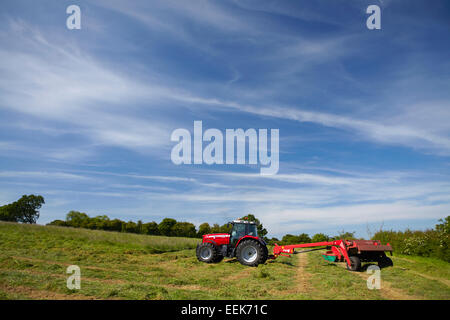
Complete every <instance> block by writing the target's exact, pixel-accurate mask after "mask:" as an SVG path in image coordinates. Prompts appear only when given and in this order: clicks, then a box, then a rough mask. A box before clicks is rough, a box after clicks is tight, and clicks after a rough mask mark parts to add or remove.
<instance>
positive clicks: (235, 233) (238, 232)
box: [230, 223, 245, 244]
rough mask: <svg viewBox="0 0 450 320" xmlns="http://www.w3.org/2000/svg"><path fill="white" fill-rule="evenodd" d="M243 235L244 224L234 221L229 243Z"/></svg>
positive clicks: (234, 241)
mask: <svg viewBox="0 0 450 320" xmlns="http://www.w3.org/2000/svg"><path fill="white" fill-rule="evenodd" d="M243 236H245V224H243V223H236V224H234V225H233V229H231V239H230V243H232V244H234V243H236V242H237V241H238V240H239V239H240V238H242V237H243Z"/></svg>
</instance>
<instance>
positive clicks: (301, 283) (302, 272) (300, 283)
mask: <svg viewBox="0 0 450 320" xmlns="http://www.w3.org/2000/svg"><path fill="white" fill-rule="evenodd" d="M307 265H308V254H307V253H303V254H299V255H298V268H297V291H298V292H299V293H302V294H304V293H307V292H309V291H310V289H311V286H310V283H309V279H310V277H311V275H310V274H309V272H307V271H306V266H307Z"/></svg>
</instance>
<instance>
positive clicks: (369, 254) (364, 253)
mask: <svg viewBox="0 0 450 320" xmlns="http://www.w3.org/2000/svg"><path fill="white" fill-rule="evenodd" d="M314 247H326V249H327V251H326V252H325V254H324V256H328V257H334V261H345V262H346V263H347V266H351V265H352V262H351V259H350V257H351V256H357V257H359V258H360V259H361V261H377V260H378V259H380V258H382V257H384V256H385V252H390V253H391V255H392V247H391V245H390V244H389V243H387V244H385V245H382V244H381V242H380V241H379V240H334V241H323V242H313V243H302V244H290V245H284V246H279V245H277V244H275V247H274V248H273V258H277V257H278V256H286V257H291V254H296V253H301V252H302V251H300V252H295V250H294V249H297V248H314ZM317 250H320V249H317ZM306 251H309V250H306Z"/></svg>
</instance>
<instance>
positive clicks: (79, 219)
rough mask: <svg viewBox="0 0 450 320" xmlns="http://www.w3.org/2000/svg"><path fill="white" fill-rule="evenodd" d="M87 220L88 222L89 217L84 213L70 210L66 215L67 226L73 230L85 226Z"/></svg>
mask: <svg viewBox="0 0 450 320" xmlns="http://www.w3.org/2000/svg"><path fill="white" fill-rule="evenodd" d="M89 220H90V218H89V216H88V215H87V214H86V213H84V212H79V211H73V210H72V211H70V212H69V213H68V214H67V215H66V222H67V224H68V225H69V226H71V227H75V228H80V227H83V226H86V225H87V224H88V222H89Z"/></svg>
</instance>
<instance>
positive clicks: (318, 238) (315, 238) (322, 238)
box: [311, 233, 330, 242]
mask: <svg viewBox="0 0 450 320" xmlns="http://www.w3.org/2000/svg"><path fill="white" fill-rule="evenodd" d="M329 239H330V237H328V236H327V235H326V234H323V233H316V234H315V235H314V236H313V237H312V239H311V242H324V241H328V240H329Z"/></svg>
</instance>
